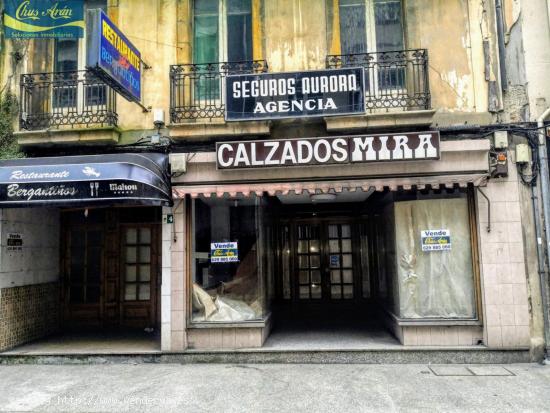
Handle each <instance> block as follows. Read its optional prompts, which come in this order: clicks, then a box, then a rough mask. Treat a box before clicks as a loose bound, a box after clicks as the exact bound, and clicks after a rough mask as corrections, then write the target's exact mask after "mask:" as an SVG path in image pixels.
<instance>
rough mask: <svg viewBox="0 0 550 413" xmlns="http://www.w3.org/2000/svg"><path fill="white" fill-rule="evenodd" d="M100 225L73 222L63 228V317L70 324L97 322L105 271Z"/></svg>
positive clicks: (99, 318) (100, 308) (100, 312)
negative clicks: (66, 228)
mask: <svg viewBox="0 0 550 413" xmlns="http://www.w3.org/2000/svg"><path fill="white" fill-rule="evenodd" d="M103 250H104V237H103V227H102V226H100V225H98V226H74V227H72V228H70V229H68V230H67V231H66V232H65V248H64V259H63V265H64V273H65V279H64V286H65V288H64V300H65V306H64V307H65V308H64V312H65V317H64V318H65V320H66V321H67V322H68V324H70V325H73V324H74V325H79V326H82V325H100V324H101V322H102V316H103V314H102V307H103V299H102V283H103V271H104V267H105V265H104V260H103Z"/></svg>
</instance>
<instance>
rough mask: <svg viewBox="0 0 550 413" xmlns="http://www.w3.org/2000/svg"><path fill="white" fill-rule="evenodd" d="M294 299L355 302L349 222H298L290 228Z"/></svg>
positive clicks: (354, 271) (354, 273)
mask: <svg viewBox="0 0 550 413" xmlns="http://www.w3.org/2000/svg"><path fill="white" fill-rule="evenodd" d="M294 228H295V230H294V233H295V243H294V254H293V255H294V264H295V265H294V268H295V271H294V274H295V276H294V286H295V288H294V291H295V293H294V297H295V299H296V300H297V301H304V300H325V301H331V300H351V299H353V298H355V294H354V285H355V284H356V282H355V278H356V275H357V274H356V272H357V271H356V269H355V267H354V264H353V263H354V260H353V253H354V251H353V238H352V229H351V224H350V223H349V222H336V221H319V222H311V221H310V222H299V223H296V225H295V226H294Z"/></svg>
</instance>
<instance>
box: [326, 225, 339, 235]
mask: <svg viewBox="0 0 550 413" xmlns="http://www.w3.org/2000/svg"><path fill="white" fill-rule="evenodd" d="M328 237H329V238H338V225H329V226H328Z"/></svg>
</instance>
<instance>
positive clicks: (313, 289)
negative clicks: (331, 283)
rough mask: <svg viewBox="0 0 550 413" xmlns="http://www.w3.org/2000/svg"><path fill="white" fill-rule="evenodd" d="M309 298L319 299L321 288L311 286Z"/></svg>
mask: <svg viewBox="0 0 550 413" xmlns="http://www.w3.org/2000/svg"><path fill="white" fill-rule="evenodd" d="M311 298H321V286H320V285H312V286H311Z"/></svg>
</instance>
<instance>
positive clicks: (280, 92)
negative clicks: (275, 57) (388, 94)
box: [225, 67, 365, 121]
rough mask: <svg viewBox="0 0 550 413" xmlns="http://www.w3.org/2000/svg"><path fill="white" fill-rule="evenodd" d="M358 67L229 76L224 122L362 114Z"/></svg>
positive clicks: (361, 79) (361, 75)
mask: <svg viewBox="0 0 550 413" xmlns="http://www.w3.org/2000/svg"><path fill="white" fill-rule="evenodd" d="M364 77H365V70H364V69H363V68H361V67H350V68H343V69H328V70H311V71H305V72H288V73H261V74H245V75H230V76H227V78H226V81H225V119H226V120H227V121H243V120H257V119H282V118H297V117H311V116H333V115H351V114H361V113H364V112H365V89H364V83H365V80H364Z"/></svg>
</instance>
